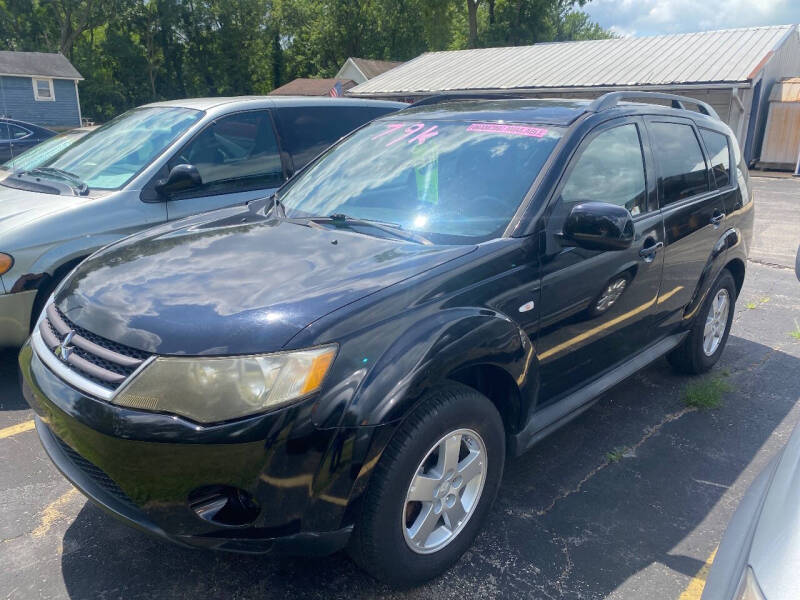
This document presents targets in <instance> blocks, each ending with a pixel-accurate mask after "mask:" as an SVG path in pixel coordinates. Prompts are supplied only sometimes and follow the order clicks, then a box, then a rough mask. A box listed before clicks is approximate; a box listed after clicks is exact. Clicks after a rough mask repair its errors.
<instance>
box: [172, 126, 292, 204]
mask: <svg viewBox="0 0 800 600" xmlns="http://www.w3.org/2000/svg"><path fill="white" fill-rule="evenodd" d="M180 163H188V164H191V165H194V166H195V167H197V170H198V171H199V173H200V177H201V178H202V180H203V189H204V191H206V192H207V191H208V190H209V188H211V187H219V186H221V187H224V188H225V191H231V192H234V191H239V190H241V189H245V188H257V187H275V186H277V185H279V184H280V183H281V182H282V181H283V168H282V165H281V159H280V153H279V152H278V143H277V141H276V139H275V133H274V131H273V129H272V119H270V116H269V112H267V111H252V112H246V113H239V114H234V115H230V116H228V117H224V118H221V119H219V120H217V121H215V122H214V123H212V124H211V125H209V126H208V127H207V128H206V129H204V130H203V131H202V132H201V133H200V134H199V135H198V136H197V137H195V138H194V139H193V140H192V141H191V142H189V143H188V144H187V145H186V146H185V147H184V148H183V149H182V150H181V151H180V152H179V153H178V154H177V155H176V156H175V157H174V158H173V159H172V160H171V161H170V168H171V167H174V166H175V165H177V164H180ZM231 186H232V187H231Z"/></svg>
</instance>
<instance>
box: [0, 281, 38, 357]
mask: <svg viewBox="0 0 800 600" xmlns="http://www.w3.org/2000/svg"><path fill="white" fill-rule="evenodd" d="M36 293H37V290H26V291H24V292H16V293H14V294H0V348H19V347H20V346H21V345H22V344H23V343H24V342H25V340H26V339H27V337H28V334H29V333H30V326H31V311H32V310H33V303H34V301H35V300H36Z"/></svg>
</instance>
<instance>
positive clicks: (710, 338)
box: [667, 269, 736, 375]
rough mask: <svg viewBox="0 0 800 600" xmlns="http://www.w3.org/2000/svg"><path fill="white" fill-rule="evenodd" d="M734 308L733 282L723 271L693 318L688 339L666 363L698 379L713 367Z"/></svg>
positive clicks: (722, 344)
mask: <svg viewBox="0 0 800 600" xmlns="http://www.w3.org/2000/svg"><path fill="white" fill-rule="evenodd" d="M735 304H736V282H735V281H734V280H733V275H731V273H730V271H728V270H727V269H723V271H722V273H720V274H719V277H717V280H716V281H715V282H714V285H713V286H712V287H711V290H710V291H709V293H708V296H707V297H706V299H705V302H704V303H703V307H702V309H701V310H700V312H699V313H698V315H697V317H696V318H695V322H694V325H692V328H691V330H690V331H689V335H688V336H686V339H685V340H684V341H683V343H681V345H680V346H678V347H677V348H675V349H674V350H673V351H672V352H670V353H669V354H667V360H668V361H669V363H670V364H671V365H672V367H673V368H674V369H675V370H676V371H678V372H679V373H686V374H689V375H699V374H700V373H705V372H706V371H708V370H709V369H710V368H711V367H713V366H714V365H715V364H716V362H717V361H718V360H719V357H720V356H721V355H722V351H723V350H724V349H725V344H726V343H727V341H728V335H729V334H730V331H731V323H733V312H734V307H735ZM723 313H724V314H723Z"/></svg>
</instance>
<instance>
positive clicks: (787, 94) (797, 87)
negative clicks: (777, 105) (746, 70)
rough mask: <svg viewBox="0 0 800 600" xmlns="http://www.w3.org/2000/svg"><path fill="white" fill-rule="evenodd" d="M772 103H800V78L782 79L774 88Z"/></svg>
mask: <svg viewBox="0 0 800 600" xmlns="http://www.w3.org/2000/svg"><path fill="white" fill-rule="evenodd" d="M769 100H770V102H800V77H789V78H787V79H781V80H780V81H779V82H778V83H776V84H775V85H774V86H773V87H772V93H770V95H769Z"/></svg>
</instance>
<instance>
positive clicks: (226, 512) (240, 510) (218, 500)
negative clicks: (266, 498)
mask: <svg viewBox="0 0 800 600" xmlns="http://www.w3.org/2000/svg"><path fill="white" fill-rule="evenodd" d="M189 508H191V509H192V511H193V512H194V513H195V514H196V515H197V516H198V517H200V518H201V519H203V520H204V521H207V522H209V523H214V524H215V525H223V526H225V527H242V526H245V525H251V524H252V523H253V521H255V520H256V517H258V513H259V510H260V509H259V507H258V504H256V502H255V500H254V499H253V497H252V496H251V495H250V494H249V493H248V492H246V491H244V490H241V489H239V488H235V487H232V486H227V485H213V486H206V487H202V488H198V489H196V490H194V491H193V492H192V493H191V494H189Z"/></svg>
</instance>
